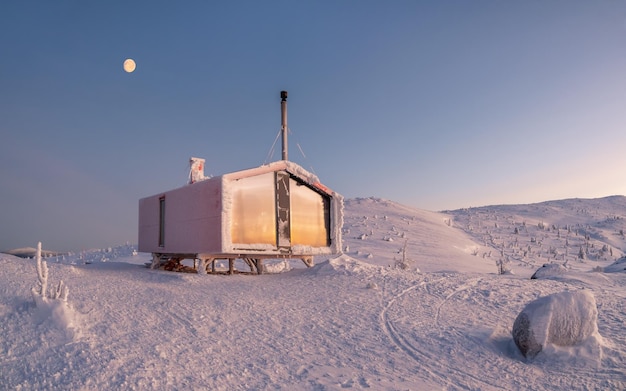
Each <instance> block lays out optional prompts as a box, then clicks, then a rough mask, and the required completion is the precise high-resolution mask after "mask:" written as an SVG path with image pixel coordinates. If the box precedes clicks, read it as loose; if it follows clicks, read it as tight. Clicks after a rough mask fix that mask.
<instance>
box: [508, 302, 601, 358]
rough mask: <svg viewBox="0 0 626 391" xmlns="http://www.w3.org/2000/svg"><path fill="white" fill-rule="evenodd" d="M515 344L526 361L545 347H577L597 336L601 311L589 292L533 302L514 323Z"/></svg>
mask: <svg viewBox="0 0 626 391" xmlns="http://www.w3.org/2000/svg"><path fill="white" fill-rule="evenodd" d="M512 334H513V340H514V341H515V344H516V345H517V347H518V348H519V350H520V351H521V352H522V354H523V355H524V356H525V357H527V358H533V357H535V356H536V355H537V354H538V353H539V352H541V350H542V349H543V347H544V346H545V345H546V344H554V345H558V346H573V345H577V344H579V343H581V342H583V341H585V340H586V339H588V338H590V337H592V336H596V335H597V334H598V309H597V308H596V300H595V298H594V296H593V294H592V293H591V292H590V291H587V290H580V291H576V292H560V293H555V294H552V295H549V296H545V297H540V298H539V299H537V300H535V301H532V302H530V303H529V304H527V305H526V307H525V308H524V310H522V312H521V313H520V314H519V315H518V316H517V318H516V319H515V323H513V330H512Z"/></svg>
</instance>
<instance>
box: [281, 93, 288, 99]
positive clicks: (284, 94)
mask: <svg viewBox="0 0 626 391" xmlns="http://www.w3.org/2000/svg"><path fill="white" fill-rule="evenodd" d="M280 99H282V100H287V91H281V92H280Z"/></svg>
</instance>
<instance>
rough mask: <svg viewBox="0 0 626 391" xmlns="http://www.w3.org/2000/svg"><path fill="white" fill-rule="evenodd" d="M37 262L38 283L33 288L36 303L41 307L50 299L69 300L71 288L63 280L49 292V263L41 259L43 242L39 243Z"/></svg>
mask: <svg viewBox="0 0 626 391" xmlns="http://www.w3.org/2000/svg"><path fill="white" fill-rule="evenodd" d="M36 262H37V285H36V286H35V287H33V288H32V290H31V292H32V294H33V298H34V299H35V304H37V306H38V307H40V306H41V305H42V304H43V303H45V302H47V301H48V299H52V300H61V301H63V302H67V296H68V294H69V289H68V288H67V286H65V284H64V283H63V281H59V284H58V285H57V287H56V289H53V290H52V292H48V264H47V263H46V261H44V260H42V259H41V242H39V243H38V244H37V255H36ZM48 293H49V294H48Z"/></svg>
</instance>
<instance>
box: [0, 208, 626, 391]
mask: <svg viewBox="0 0 626 391" xmlns="http://www.w3.org/2000/svg"><path fill="white" fill-rule="evenodd" d="M625 206H626V198H624V197H610V198H604V199H598V200H565V201H553V202H547V203H542V204H535V205H518V206H493V207H484V208H471V209H464V210H458V211H448V212H446V213H435V212H428V211H422V210H418V209H414V208H409V207H406V206H403V205H399V204H397V203H394V202H392V201H387V200H381V199H375V198H367V199H353V200H347V201H346V205H345V224H344V246H345V254H344V255H342V256H338V257H336V258H332V259H325V258H319V259H317V260H316V266H315V267H313V268H310V269H305V268H303V266H302V265H301V262H299V261H298V262H296V261H294V262H293V263H289V264H285V263H283V262H278V261H277V262H276V263H275V264H273V265H271V264H270V265H268V266H269V267H270V270H274V271H282V272H280V273H269V274H265V275H261V276H254V275H233V276H223V275H197V274H182V273H172V272H165V271H155V270H150V269H147V268H145V267H143V263H144V262H146V261H148V260H149V254H141V253H140V254H136V253H135V252H134V248H133V246H131V245H125V246H120V247H119V248H112V249H104V250H98V251H89V252H81V253H76V254H67V255H64V256H60V257H57V258H48V266H49V270H50V275H49V280H50V285H51V286H53V285H54V284H55V283H57V282H58V281H59V280H63V281H64V282H65V283H66V285H67V286H68V287H69V290H70V293H69V299H68V311H66V312H63V313H52V312H46V311H45V310H43V309H42V308H38V307H36V306H35V303H34V301H33V298H32V296H31V288H32V287H33V286H35V284H36V281H37V273H36V271H35V262H34V260H32V259H20V258H17V257H13V256H9V255H0V388H2V389H21V390H31V389H59V390H61V389H62V390H67V389H76V390H91V389H129V390H143V389H158V390H169V389H177V390H183V389H189V390H191V389H216V390H219V389H223V390H237V389H242V390H243V389H289V390H334V389H386V390H406V389H411V390H431V389H449V390H457V389H472V390H474V389H481V390H513V389H533V390H557V389H559V390H560V389H572V390H583V389H584V390H587V389H602V390H623V389H626V373H625V370H624V368H626V337H625V336H624V334H625V331H626V328H625V326H624V319H625V318H626V308H625V306H624V303H625V302H626V301H625V300H624V299H625V298H626V273H625V272H623V268H621V266H620V265H624V263H623V262H622V263H619V264H615V265H614V266H611V267H607V266H609V265H611V264H613V263H614V262H615V260H616V259H617V258H619V257H621V256H622V255H623V254H624V252H625V251H626V240H625V239H624V237H623V234H621V233H620V231H621V232H623V230H624V229H626V225H625V223H624V219H625V218H626V207H625ZM44 245H45V244H44ZM581 248H582V249H583V251H582V256H579V254H580V249H581ZM501 260H502V261H504V262H505V263H506V265H507V267H508V269H510V270H511V272H512V273H507V274H503V275H499V274H498V267H497V266H496V264H497V263H498V261H501ZM401 261H406V264H408V268H407V269H405V270H403V269H401V268H399V267H396V266H399V264H400V263H402V262H401ZM544 263H556V264H558V265H560V266H563V269H564V270H565V272H564V273H563V274H558V273H553V274H550V273H547V275H544V276H543V277H544V278H540V279H535V280H531V279H530V278H529V277H530V275H532V274H533V273H534V272H535V270H537V269H538V268H539V267H541V266H542V265H543V264H544ZM240 267H243V265H240ZM604 268H606V271H607V272H606V273H605V272H601V271H600V270H603V269H604ZM417 269H419V272H418V271H417ZM559 270H560V269H559ZM592 270H595V271H592ZM609 271H611V273H608V272H609ZM613 271H616V272H613ZM578 289H588V290H590V291H591V292H593V294H594V296H595V299H596V301H597V304H598V328H599V333H600V335H601V336H602V339H601V340H600V341H595V342H594V341H587V342H585V343H582V344H580V345H578V346H574V347H558V346H549V347H547V348H546V349H544V351H543V352H541V353H540V354H539V355H538V356H537V357H536V358H535V359H533V360H526V359H525V358H524V357H523V356H522V355H521V354H520V352H519V351H518V350H517V348H516V347H515V345H514V343H513V341H512V337H511V327H512V324H513V321H514V320H515V317H516V316H517V314H518V313H519V312H520V311H521V310H522V309H523V308H524V306H525V305H526V304H527V303H528V302H530V301H532V300H534V299H536V298H538V297H540V296H545V295H547V294H550V293H555V292H561V291H566V290H570V291H571V290H578Z"/></svg>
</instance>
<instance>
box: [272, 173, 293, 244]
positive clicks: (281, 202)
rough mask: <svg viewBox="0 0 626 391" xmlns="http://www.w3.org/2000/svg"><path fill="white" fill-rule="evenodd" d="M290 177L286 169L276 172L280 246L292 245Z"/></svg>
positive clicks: (277, 223)
mask: <svg viewBox="0 0 626 391" xmlns="http://www.w3.org/2000/svg"><path fill="white" fill-rule="evenodd" d="M289 178H290V175H289V174H288V173H286V172H284V171H277V172H276V235H277V237H276V241H277V244H278V247H279V248H281V247H284V248H289V247H291V226H290V216H289V214H290V202H289Z"/></svg>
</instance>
